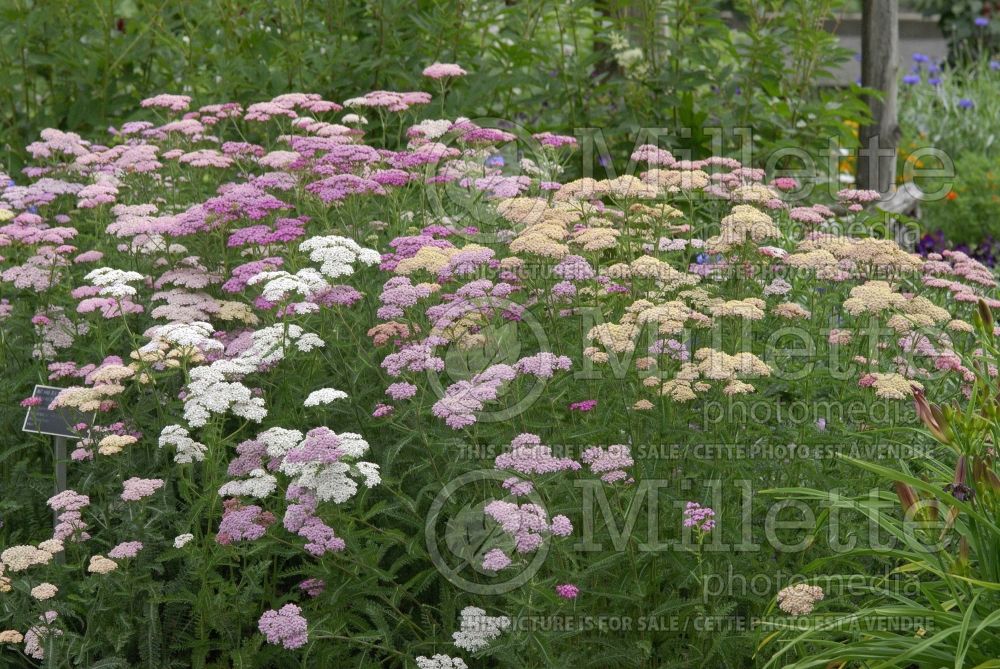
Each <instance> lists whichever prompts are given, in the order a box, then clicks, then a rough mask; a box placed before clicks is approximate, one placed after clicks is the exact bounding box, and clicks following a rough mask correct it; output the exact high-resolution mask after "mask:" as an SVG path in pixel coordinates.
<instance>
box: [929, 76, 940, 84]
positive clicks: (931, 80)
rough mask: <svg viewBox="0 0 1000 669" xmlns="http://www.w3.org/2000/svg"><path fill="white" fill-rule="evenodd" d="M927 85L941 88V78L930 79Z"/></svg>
mask: <svg viewBox="0 0 1000 669" xmlns="http://www.w3.org/2000/svg"><path fill="white" fill-rule="evenodd" d="M927 83H928V84H930V85H931V86H940V85H941V77H930V78H929V79H928V80H927Z"/></svg>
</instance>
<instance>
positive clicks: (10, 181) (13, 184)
mask: <svg viewBox="0 0 1000 669" xmlns="http://www.w3.org/2000/svg"><path fill="white" fill-rule="evenodd" d="M15 185H17V184H16V183H15V182H14V180H13V179H8V180H7V188H13V187H14V186H15Z"/></svg>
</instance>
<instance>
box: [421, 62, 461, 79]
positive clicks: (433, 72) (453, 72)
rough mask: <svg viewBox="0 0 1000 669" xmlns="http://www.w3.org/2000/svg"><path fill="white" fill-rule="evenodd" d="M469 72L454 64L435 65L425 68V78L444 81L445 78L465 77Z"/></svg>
mask: <svg viewBox="0 0 1000 669" xmlns="http://www.w3.org/2000/svg"><path fill="white" fill-rule="evenodd" d="M466 74H468V72H466V71H465V70H463V69H462V68H461V67H459V66H458V65H456V64H454V63H434V64H433V65H428V66H427V67H425V68H424V76H425V77H430V78H431V79H444V78H445V77H464V76H465V75H466Z"/></svg>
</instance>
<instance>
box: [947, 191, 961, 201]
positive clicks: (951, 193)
mask: <svg viewBox="0 0 1000 669" xmlns="http://www.w3.org/2000/svg"><path fill="white" fill-rule="evenodd" d="M945 197H946V198H947V199H949V200H956V199H958V193H956V192H955V191H953V190H951V191H948V194H947V195H945Z"/></svg>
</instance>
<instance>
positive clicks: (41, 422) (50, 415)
mask: <svg viewBox="0 0 1000 669" xmlns="http://www.w3.org/2000/svg"><path fill="white" fill-rule="evenodd" d="M62 390H63V389H62V388H56V387H55V386H35V389H34V391H32V393H31V396H32V397H37V398H38V399H40V400H41V404H39V405H38V406H33V407H29V408H28V414H27V415H26V416H25V417H24V427H22V428H21V430H22V431H24V432H34V433H36V434H47V435H50V436H53V437H55V438H56V439H60V438H62V439H79V438H80V434H79V433H78V432H77V431H76V430H75V429H74V427H73V426H74V425H76V424H77V423H86V424H87V425H90V423H91V421H93V420H94V417H95V416H96V415H97V414H91V415H87V414H85V413H83V412H81V411H77V410H76V409H72V408H69V407H61V408H59V409H50V408H49V405H50V404H52V400H54V399H55V398H56V396H57V395H58V394H59V393H60V392H62Z"/></svg>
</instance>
